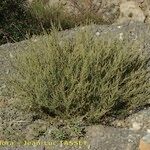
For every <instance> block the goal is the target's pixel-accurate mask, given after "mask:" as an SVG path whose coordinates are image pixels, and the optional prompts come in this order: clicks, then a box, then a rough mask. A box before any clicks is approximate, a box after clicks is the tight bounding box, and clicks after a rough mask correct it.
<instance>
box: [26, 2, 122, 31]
mask: <svg viewBox="0 0 150 150" xmlns="http://www.w3.org/2000/svg"><path fill="white" fill-rule="evenodd" d="M64 2H65V1H56V2H51V3H50V1H49V0H48V1H47V2H44V0H34V1H33V2H32V3H31V4H30V7H29V9H30V11H31V14H32V15H33V16H34V17H36V18H37V19H38V20H40V21H41V22H42V24H43V25H44V26H45V27H50V25H51V23H53V24H55V25H56V26H59V25H61V27H62V28H63V29H66V28H72V27H75V26H77V25H85V24H87V23H90V22H93V23H96V24H110V23H113V22H114V21H115V20H116V19H117V18H118V15H119V10H118V11H116V12H114V13H113V14H111V17H109V18H107V19H106V18H104V16H103V15H104V14H106V13H107V14H108V12H109V13H110V11H111V9H112V8H113V5H112V6H110V7H109V8H108V7H107V8H105V9H104V8H103V7H104V6H102V2H101V1H100V3H99V5H98V2H97V4H95V3H94V1H93V0H79V1H76V0H69V1H66V3H64Z"/></svg>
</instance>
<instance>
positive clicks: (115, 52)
mask: <svg viewBox="0 0 150 150" xmlns="http://www.w3.org/2000/svg"><path fill="white" fill-rule="evenodd" d="M58 34H59V33H57V32H52V33H51V34H50V35H49V36H48V38H47V39H44V38H41V39H40V40H39V41H37V42H34V43H33V42H31V43H30V44H29V46H28V48H27V50H24V51H22V52H20V53H17V54H16V55H15V56H14V58H13V59H12V62H11V63H12V67H13V68H14V70H15V72H14V73H12V74H11V76H10V77H9V80H8V81H9V82H8V83H9V86H8V87H11V90H12V91H13V92H14V96H16V97H18V98H20V100H21V104H22V105H27V106H28V108H31V109H32V110H35V111H43V112H45V113H47V114H49V115H50V116H52V117H58V118H61V119H72V118H74V119H75V118H76V120H78V119H79V120H80V119H81V120H82V119H84V120H85V121H86V122H97V121H99V119H100V118H101V117H103V116H105V115H106V114H110V113H111V114H114V113H115V114H116V113H117V114H118V115H122V113H126V114H127V113H128V112H129V110H135V109H136V108H138V107H140V106H144V105H145V104H147V102H148V99H149V98H150V94H149V89H150V84H149V77H150V76H149V75H150V74H149V71H148V69H147V62H148V61H149V57H148V55H147V54H145V52H143V53H141V51H140V50H139V49H138V46H136V44H134V43H131V44H129V43H126V42H122V41H118V40H114V41H110V40H109V41H105V40H102V38H100V37H96V36H93V35H92V34H91V32H90V31H89V30H86V31H82V32H79V33H76V34H75V35H74V36H73V37H74V38H73V39H70V40H68V38H60V37H59V36H58ZM126 114H125V115H126Z"/></svg>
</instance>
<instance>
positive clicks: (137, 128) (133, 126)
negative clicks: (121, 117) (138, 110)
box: [131, 122, 142, 131]
mask: <svg viewBox="0 0 150 150" xmlns="http://www.w3.org/2000/svg"><path fill="white" fill-rule="evenodd" d="M141 128H142V123H137V122H133V124H132V128H131V129H132V130H134V131H137V130H140V129H141Z"/></svg>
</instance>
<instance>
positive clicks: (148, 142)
mask: <svg viewBox="0 0 150 150" xmlns="http://www.w3.org/2000/svg"><path fill="white" fill-rule="evenodd" d="M139 149H140V150H150V134H147V135H146V136H144V137H143V138H142V139H141V140H140V145H139Z"/></svg>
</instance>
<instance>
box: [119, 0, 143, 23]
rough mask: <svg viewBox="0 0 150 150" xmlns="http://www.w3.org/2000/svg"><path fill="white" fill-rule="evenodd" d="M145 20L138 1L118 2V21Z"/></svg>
mask: <svg viewBox="0 0 150 150" xmlns="http://www.w3.org/2000/svg"><path fill="white" fill-rule="evenodd" d="M132 20H133V21H139V22H144V21H145V15H144V13H143V11H142V9H141V8H140V7H139V5H138V3H136V2H134V1H125V2H122V3H121V4H120V17H119V19H118V23H123V22H126V21H132Z"/></svg>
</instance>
